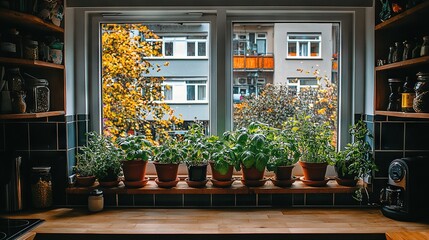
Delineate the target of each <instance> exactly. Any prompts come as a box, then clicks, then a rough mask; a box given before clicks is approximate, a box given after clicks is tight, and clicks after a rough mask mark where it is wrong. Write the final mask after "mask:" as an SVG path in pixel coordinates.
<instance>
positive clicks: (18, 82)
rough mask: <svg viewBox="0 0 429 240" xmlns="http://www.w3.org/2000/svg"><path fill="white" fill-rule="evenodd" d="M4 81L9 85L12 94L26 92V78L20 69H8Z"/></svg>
mask: <svg viewBox="0 0 429 240" xmlns="http://www.w3.org/2000/svg"><path fill="white" fill-rule="evenodd" d="M4 80H6V81H7V82H8V84H9V91H11V92H21V91H23V90H24V78H23V77H22V75H21V72H20V71H19V68H9V69H7V71H6V73H5V75H4Z"/></svg>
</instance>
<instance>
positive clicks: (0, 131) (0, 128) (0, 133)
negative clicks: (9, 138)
mask: <svg viewBox="0 0 429 240" xmlns="http://www.w3.org/2000/svg"><path fill="white" fill-rule="evenodd" d="M4 149H5V148H4V124H3V123H0V151H4Z"/></svg>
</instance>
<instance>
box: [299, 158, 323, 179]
mask: <svg viewBox="0 0 429 240" xmlns="http://www.w3.org/2000/svg"><path fill="white" fill-rule="evenodd" d="M299 165H301V167H302V172H303V174H304V178H305V180H309V181H323V180H325V174H326V168H327V167H328V163H310V162H303V161H299Z"/></svg>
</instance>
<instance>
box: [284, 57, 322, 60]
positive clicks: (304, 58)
mask: <svg viewBox="0 0 429 240" xmlns="http://www.w3.org/2000/svg"><path fill="white" fill-rule="evenodd" d="M285 59H286V60H323V58H321V57H320V58H317V57H315V58H306V57H286V58H285Z"/></svg>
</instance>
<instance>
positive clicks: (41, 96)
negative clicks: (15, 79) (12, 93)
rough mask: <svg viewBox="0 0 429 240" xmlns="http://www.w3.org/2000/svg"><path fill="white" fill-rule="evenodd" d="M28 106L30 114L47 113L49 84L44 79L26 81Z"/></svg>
mask: <svg viewBox="0 0 429 240" xmlns="http://www.w3.org/2000/svg"><path fill="white" fill-rule="evenodd" d="M25 81H26V87H27V95H28V99H27V102H28V105H29V111H30V112H47V111H49V108H50V90H49V87H48V85H49V82H48V80H46V79H38V78H29V79H26V80H25Z"/></svg>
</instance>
